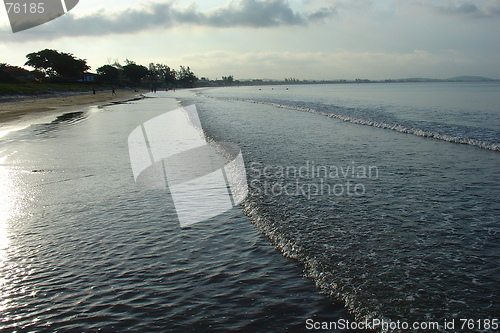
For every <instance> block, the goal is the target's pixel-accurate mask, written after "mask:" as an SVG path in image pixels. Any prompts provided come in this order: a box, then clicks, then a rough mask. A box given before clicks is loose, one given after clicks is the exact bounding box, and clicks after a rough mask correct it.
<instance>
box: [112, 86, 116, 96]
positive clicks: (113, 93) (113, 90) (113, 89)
mask: <svg viewBox="0 0 500 333" xmlns="http://www.w3.org/2000/svg"><path fill="white" fill-rule="evenodd" d="M111 95H113V96H116V92H115V87H111Z"/></svg>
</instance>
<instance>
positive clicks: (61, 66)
mask: <svg viewBox="0 0 500 333" xmlns="http://www.w3.org/2000/svg"><path fill="white" fill-rule="evenodd" d="M26 58H28V61H26V63H25V64H24V65H25V66H31V67H34V68H35V69H36V70H40V71H42V72H44V73H45V74H46V75H48V76H49V77H60V78H64V79H78V78H79V77H80V76H81V75H82V74H83V73H84V72H85V71H87V70H89V69H90V67H89V66H87V61H86V60H85V59H78V58H76V57H75V56H74V55H73V54H71V53H64V52H59V51H56V50H49V49H45V50H42V51H39V52H34V53H30V54H28V55H26Z"/></svg>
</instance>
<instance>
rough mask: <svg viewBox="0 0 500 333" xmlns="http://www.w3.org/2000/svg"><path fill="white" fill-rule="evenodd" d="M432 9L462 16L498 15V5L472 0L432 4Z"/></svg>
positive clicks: (499, 13) (499, 14)
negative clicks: (471, 0) (458, 2)
mask: <svg viewBox="0 0 500 333" xmlns="http://www.w3.org/2000/svg"><path fill="white" fill-rule="evenodd" d="M433 7H434V9H435V10H436V11H437V12H439V13H440V14H446V15H458V16H464V17H476V18H486V17H497V16H500V5H498V4H494V5H488V4H484V3H482V4H479V3H472V2H465V3H462V4H453V3H448V4H444V5H434V6H433Z"/></svg>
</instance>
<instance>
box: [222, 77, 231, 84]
mask: <svg viewBox="0 0 500 333" xmlns="http://www.w3.org/2000/svg"><path fill="white" fill-rule="evenodd" d="M222 81H223V82H224V84H225V85H232V84H233V83H234V76H232V75H229V76H223V77H222Z"/></svg>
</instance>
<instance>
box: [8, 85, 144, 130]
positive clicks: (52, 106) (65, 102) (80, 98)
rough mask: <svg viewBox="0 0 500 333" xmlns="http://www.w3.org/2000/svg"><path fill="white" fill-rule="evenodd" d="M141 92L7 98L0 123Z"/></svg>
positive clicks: (70, 109) (125, 97) (109, 101)
mask: <svg viewBox="0 0 500 333" xmlns="http://www.w3.org/2000/svg"><path fill="white" fill-rule="evenodd" d="M140 93H141V92H134V91H133V90H130V91H117V92H116V95H112V94H111V92H110V91H107V92H98V93H96V94H95V95H93V94H92V93H82V94H80V95H59V96H57V97H34V98H24V99H19V100H9V101H5V102H1V103H0V125H1V124H5V123H10V122H16V121H19V120H21V119H27V118H31V119H32V118H35V117H41V116H47V115H49V114H51V113H64V112H71V111H73V110H74V109H76V108H77V107H81V106H87V105H100V104H106V103H111V102H119V101H126V100H129V99H132V98H134V97H136V96H138V95H139V94H140Z"/></svg>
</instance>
